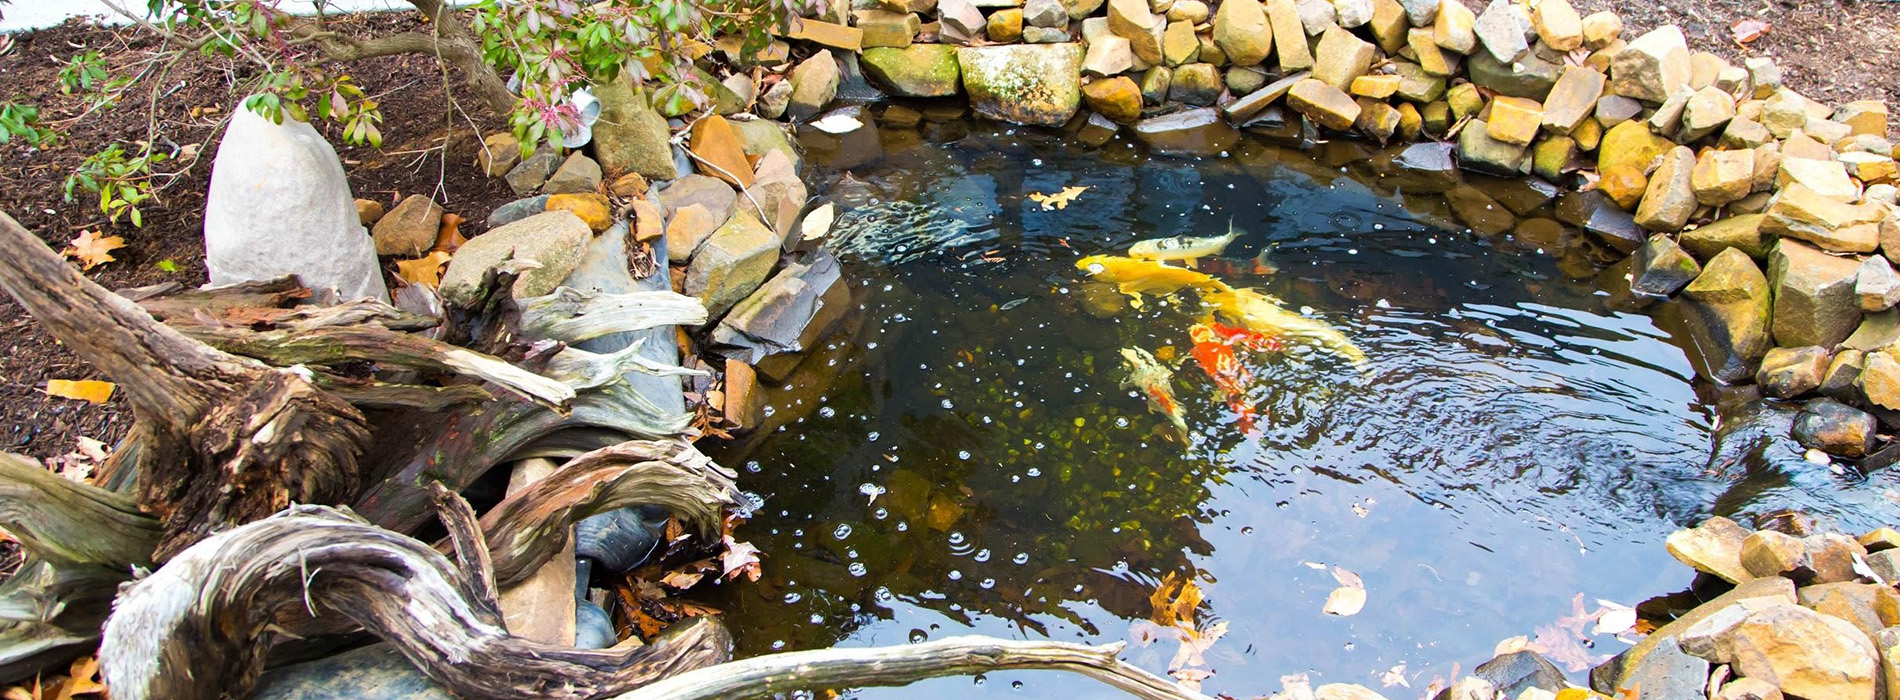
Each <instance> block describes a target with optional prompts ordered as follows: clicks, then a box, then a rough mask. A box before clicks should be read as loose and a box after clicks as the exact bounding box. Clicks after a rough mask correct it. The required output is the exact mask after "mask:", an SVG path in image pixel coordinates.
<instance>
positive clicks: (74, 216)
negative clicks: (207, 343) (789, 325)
mask: <svg viewBox="0 0 1900 700" xmlns="http://www.w3.org/2000/svg"><path fill="white" fill-rule="evenodd" d="M1467 2H1468V4H1473V5H1481V4H1482V3H1479V2H1476V0H1467ZM1573 4H1575V5H1576V6H1577V7H1578V9H1579V10H1580V11H1582V12H1585V13H1588V12H1593V11H1597V10H1602V9H1611V10H1615V11H1616V12H1618V13H1619V14H1621V15H1622V16H1623V18H1624V22H1625V26H1626V30H1625V35H1626V36H1629V37H1634V36H1636V35H1637V34H1638V33H1640V32H1642V31H1646V30H1648V29H1650V28H1653V27H1656V26H1660V25H1664V24H1670V23H1674V24H1677V25H1680V26H1681V27H1682V28H1683V30H1684V32H1685V33H1686V34H1687V35H1688V37H1689V43H1690V45H1691V46H1692V47H1694V48H1696V49H1698V50H1707V51H1712V52H1715V53H1717V54H1719V55H1721V56H1723V57H1724V58H1726V59H1728V60H1729V61H1731V62H1733V63H1736V64H1738V65H1739V64H1740V62H1741V60H1742V59H1743V58H1745V57H1748V56H1758V55H1759V56H1770V57H1773V58H1774V59H1776V61H1777V62H1778V63H1780V65H1781V66H1782V71H1783V77H1784V82H1785V83H1786V84H1787V85H1789V86H1791V87H1794V88H1795V89H1797V90H1801V91H1802V92H1803V93H1804V94H1807V95H1809V96H1810V97H1814V98H1816V99H1819V100H1823V101H1826V102H1831V103H1839V102H1845V101H1848V100H1851V99H1864V98H1879V99H1884V100H1886V101H1887V103H1888V104H1889V105H1894V106H1896V107H1900V79H1896V76H1900V2H1883V1H1879V0H1874V1H1869V2H1842V1H1840V0H1795V1H1786V0H1669V1H1668V2H1656V1H1655V0H1612V1H1611V2H1607V3H1606V2H1600V1H1594V0H1574V1H1573ZM1742 19H1760V20H1763V21H1766V22H1769V23H1770V24H1771V25H1773V29H1772V30H1771V31H1769V32H1768V34H1767V35H1766V36H1764V37H1762V38H1760V39H1759V40H1756V41H1754V42H1752V43H1751V44H1749V45H1746V46H1743V45H1741V44H1738V43H1736V42H1735V41H1734V40H1733V39H1732V38H1731V35H1730V31H1729V27H1730V25H1731V24H1733V23H1734V22H1736V21H1738V20H1742ZM351 21H352V22H354V23H357V24H359V25H360V26H361V27H363V28H366V29H370V30H374V31H376V32H391V31H402V30H407V29H411V28H413V26H414V25H415V24H416V20H415V19H414V18H413V17H412V16H411V15H407V14H383V15H370V16H364V17H358V18H353V19H352V20H351ZM13 39H14V41H13V46H12V48H11V49H10V51H8V53H6V54H4V55H0V95H5V96H7V98H6V99H12V100H15V101H19V102H23V103H29V104H35V105H38V106H39V107H40V108H41V110H42V111H43V119H44V120H47V121H52V122H55V123H59V124H60V125H61V127H62V129H63V130H64V132H65V138H64V139H62V141H61V142H60V143H59V144H58V145H56V146H54V147H52V148H49V149H47V150H35V149H29V148H26V147H24V146H23V145H21V144H20V143H19V142H18V141H15V142H14V143H11V144H5V145H0V210H4V211H6V212H8V213H9V214H11V215H13V216H14V217H15V218H17V219H19V220H20V222H21V223H23V224H25V225H26V226H27V227H29V228H31V229H32V230H34V231H37V232H39V233H40V235H41V236H42V237H44V238H45V239H46V240H47V241H48V242H49V243H51V244H53V245H56V246H63V245H64V244H65V241H67V240H70V239H71V238H72V237H73V236H74V235H77V234H78V233H79V232H80V231H82V230H86V229H94V230H103V231H104V232H105V233H107V234H110V235H119V236H123V237H124V238H125V240H126V243H127V246H126V247H125V248H123V249H121V250H119V251H117V253H116V255H117V257H118V258H119V259H118V260H117V261H115V262H112V263H108V264H106V265H104V266H101V267H99V268H97V269H95V270H92V271H91V272H92V274H93V275H94V276H95V277H96V278H97V279H98V280H100V281H101V282H102V283H103V284H106V285H107V286H110V287H126V286H136V285H142V284H152V283H155V282H159V281H162V280H177V281H180V282H184V283H187V284H196V283H199V282H201V281H203V279H204V265H203V245H202V242H201V239H200V229H201V226H202V224H203V211H204V192H205V189H206V186H207V184H208V181H209V177H210V170H211V168H210V165H211V163H210V160H211V157H212V156H213V155H214V154H215V153H216V150H217V137H218V134H219V133H221V129H222V125H223V117H224V115H225V114H228V113H229V111H230V110H231V109H233V108H234V107H235V106H236V104H237V102H238V99H239V98H240V97H241V92H240V91H241V90H242V89H243V86H244V85H246V84H247V82H248V81H249V80H250V79H251V78H253V77H254V75H253V73H252V71H251V70H250V69H249V67H248V66H246V65H245V64H241V63H237V62H231V61H225V60H221V59H213V58H202V57H195V56H194V57H192V58H189V59H186V60H183V61H180V62H178V63H177V64H176V65H173V66H171V67H169V68H167V69H164V70H163V71H160V72H157V73H154V74H153V75H151V76H148V77H147V78H146V80H145V81H143V83H142V86H143V89H140V90H135V91H133V92H132V93H130V94H128V95H126V96H125V98H124V99H123V100H122V101H121V102H120V104H119V105H118V106H116V107H114V108H112V109H108V110H102V111H96V112H93V113H91V114H89V115H86V116H85V117H84V118H83V119H78V118H77V117H78V115H80V114H81V113H82V112H83V111H84V104H83V103H82V101H81V100H80V99H79V98H78V97H74V96H67V95H62V94H60V93H59V91H58V88H57V82H56V80H55V75H56V74H57V72H58V70H59V68H60V65H61V62H63V61H65V60H66V59H68V58H69V57H71V56H73V55H75V54H78V53H81V52H83V51H85V50H86V49H98V50H99V51H101V52H102V53H104V54H106V55H107V56H108V57H109V59H110V62H111V63H112V65H113V66H114V68H115V71H124V70H128V69H131V70H136V69H137V68H136V66H137V65H138V64H140V62H141V61H144V60H145V59H146V58H147V57H148V56H149V55H150V54H151V52H153V51H154V50H156V49H157V47H158V43H157V41H156V40H154V39H153V38H151V37H149V36H146V35H144V34H142V33H140V32H138V31H135V30H131V29H124V28H118V29H111V28H99V27H94V26H89V25H85V24H80V23H68V24H66V25H63V26H60V27H56V28H52V29H47V30H43V31H38V32H31V33H26V34H21V35H17V36H15V37H13ZM350 72H351V73H352V74H353V75H355V76H356V77H357V78H358V81H359V82H360V83H362V84H363V85H364V86H365V87H366V88H367V89H368V90H370V91H371V92H372V93H374V94H376V95H377V97H378V99H379V100H380V101H381V103H382V109H383V113H384V115H385V120H384V122H383V132H384V134H385V139H386V142H385V144H384V145H385V148H384V150H383V151H381V152H377V151H374V150H371V149H367V148H352V147H340V148H339V153H340V154H341V155H342V157H343V158H344V160H345V164H346V166H347V168H346V169H347V170H348V171H349V173H350V181H351V184H352V185H353V186H354V188H355V191H356V194H357V196H359V197H363V198H373V199H379V200H383V201H385V202H393V201H395V200H397V199H400V197H401V196H404V195H408V194H413V193H429V194H433V195H435V196H436V199H437V201H440V202H443V203H444V204H445V205H446V206H447V208H448V209H449V210H450V211H454V212H456V213H459V214H461V215H462V216H463V217H465V218H466V219H467V220H468V221H469V224H467V225H465V228H464V233H465V234H470V235H472V234H475V233H479V232H480V230H481V229H480V222H481V221H482V220H483V219H484V218H485V217H486V216H487V214H488V211H489V210H490V209H492V208H493V207H495V206H496V205H498V204H501V203H503V202H506V201H508V200H510V199H512V196H511V195H510V194H509V192H508V191H507V188H506V187H505V186H504V185H502V184H501V183H500V181H498V180H491V179H488V178H484V177H482V176H481V174H480V173H479V172H478V171H477V170H476V169H475V168H474V167H473V166H472V165H471V163H472V162H473V158H474V155H473V154H474V149H475V146H476V144H477V140H476V138H475V130H474V128H473V127H472V126H471V124H470V121H471V120H470V118H468V117H467V116H465V115H464V114H462V113H461V112H459V111H458V112H456V113H454V114H453V115H451V114H450V113H449V111H448V105H449V100H448V99H446V98H445V94H446V93H445V90H444V77H443V75H442V73H441V70H440V69H439V68H438V67H437V66H436V64H435V62H434V61H433V60H431V59H429V58H427V57H422V56H409V57H392V58H382V59H374V60H370V61H363V62H359V63H357V64H354V65H352V66H351V68H350ZM451 84H453V83H451ZM154 86H156V87H157V88H158V90H159V92H160V99H159V100H158V101H157V109H156V110H152V109H150V108H151V106H152V105H151V100H150V95H151V93H150V92H149V90H150V89H152V88H153V87H154ZM204 108H216V111H214V112H211V113H209V114H205V113H204V112H205V110H204ZM62 120H65V121H64V123H61V121H62ZM152 123H156V124H158V125H159V127H160V130H161V133H160V138H159V139H158V141H159V143H161V144H164V145H165V147H166V148H172V147H174V146H179V145H187V144H196V145H197V146H198V151H197V152H198V154H199V157H198V158H197V159H196V160H195V161H191V160H186V161H184V162H180V163H175V164H173V165H172V166H171V168H170V169H173V170H177V171H179V173H178V175H177V176H176V177H175V178H173V179H170V180H169V181H167V182H166V183H165V187H164V190H163V192H162V194H161V197H162V199H161V201H159V202H155V203H153V204H151V205H149V206H147V207H146V208H145V216H146V226H145V227H144V228H134V227H132V226H130V225H129V224H126V223H121V224H118V225H110V224H108V223H107V222H106V220H105V217H104V216H102V215H100V214H99V213H98V211H97V210H96V208H94V207H93V206H92V203H91V202H90V201H85V200H82V201H78V202H70V203H69V202H65V201H63V193H62V181H63V180H64V178H65V176H66V174H67V173H70V172H72V170H73V169H74V168H75V167H76V166H78V165H79V163H80V161H82V160H83V159H84V158H85V157H86V155H88V154H90V153H93V152H95V151H97V150H99V149H100V148H102V147H104V146H105V145H106V144H108V143H111V142H112V141H114V140H125V141H128V142H130V141H136V140H139V139H144V138H146V134H147V132H148V127H149V125H150V124H152ZM479 125H480V127H481V128H482V129H484V130H490V129H493V128H495V127H496V125H495V124H494V123H492V122H490V123H480V124H479ZM319 128H322V129H324V130H325V131H326V135H327V136H330V137H331V141H332V143H337V144H341V139H340V138H338V137H337V134H336V133H335V132H336V128H335V126H334V125H329V124H323V125H320V126H319ZM445 137H446V140H447V141H448V142H449V143H448V145H447V149H446V150H447V158H446V160H445V159H444V157H443V146H442V144H443V141H444V140H445ZM167 260H169V261H172V264H174V265H175V266H176V270H177V271H176V272H165V271H163V270H161V269H159V267H158V265H159V263H160V262H161V261H167ZM0 337H4V338H5V340H4V341H0V449H3V450H7V451H13V452H22V453H26V454H29V455H33V456H37V457H48V456H53V455H58V454H63V453H66V452H69V451H71V450H72V449H73V446H74V443H75V437H77V436H81V435H83V436H87V437H92V438H96V439H100V440H105V441H108V442H111V441H114V440H116V439H117V438H118V437H119V436H120V435H122V434H123V432H124V430H125V427H126V425H127V423H128V421H129V417H128V416H126V415H125V413H124V409H123V406H122V404H121V403H120V402H119V401H117V400H114V401H113V402H111V403H108V404H106V405H104V406H91V405H87V404H83V403H78V402H74V401H69V400H66V399H56V398H51V397H48V396H46V395H44V394H43V393H42V391H41V389H42V387H44V386H45V383H46V380H47V379H81V378H92V377H93V374H94V373H93V372H92V370H91V368H89V367H87V366H86V365H85V364H84V363H82V362H80V361H79V360H78V359H77V358H75V357H74V356H73V355H72V353H70V352H68V351H67V350H66V349H65V348H63V347H61V346H60V345H59V343H58V342H57V341H55V340H53V339H52V338H51V337H50V336H47V335H46V334H45V333H44V332H43V331H41V330H40V329H39V327H38V326H37V325H36V324H35V323H34V322H33V320H32V319H31V318H30V317H28V316H26V315H25V314H24V313H23V312H22V311H21V309H20V308H19V306H18V305H16V304H14V303H13V301H12V300H11V299H10V298H0Z"/></svg>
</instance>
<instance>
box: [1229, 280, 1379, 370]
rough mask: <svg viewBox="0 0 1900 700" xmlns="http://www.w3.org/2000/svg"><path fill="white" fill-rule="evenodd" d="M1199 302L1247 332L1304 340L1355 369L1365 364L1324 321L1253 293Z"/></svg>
mask: <svg viewBox="0 0 1900 700" xmlns="http://www.w3.org/2000/svg"><path fill="white" fill-rule="evenodd" d="M1201 300H1202V301H1204V302H1206V303H1207V304H1208V305H1209V306H1212V307H1214V310H1215V312H1216V313H1218V314H1219V315H1221V316H1223V317H1225V318H1227V319H1229V320H1231V321H1233V322H1234V323H1235V324H1236V325H1239V326H1241V327H1243V328H1245V329H1247V330H1250V331H1254V332H1256V333H1261V334H1264V335H1267V336H1271V337H1276V338H1288V339H1300V340H1304V341H1306V342H1309V343H1312V344H1314V345H1316V346H1318V347H1319V348H1320V349H1322V350H1325V351H1327V352H1331V353H1332V354H1334V355H1338V356H1340V357H1342V358H1345V359H1346V360H1348V361H1350V362H1352V363H1353V364H1355V365H1363V364H1365V361H1366V353H1365V351H1363V350H1360V349H1359V346H1357V345H1353V343H1352V340H1351V339H1349V338H1347V337H1346V335H1345V334H1344V333H1340V332H1339V331H1338V330H1336V329H1334V328H1333V327H1332V326H1329V325H1326V322H1324V321H1318V320H1314V319H1310V318H1307V317H1305V316H1301V315H1299V314H1296V313H1293V312H1291V311H1288V310H1286V309H1284V308H1281V307H1280V304H1279V301H1278V300H1277V299H1274V298H1273V297H1271V296H1267V295H1265V294H1261V293H1260V292H1256V291H1254V290H1252V289H1228V290H1225V291H1220V292H1213V293H1210V294H1206V295H1203V296H1202V297H1201Z"/></svg>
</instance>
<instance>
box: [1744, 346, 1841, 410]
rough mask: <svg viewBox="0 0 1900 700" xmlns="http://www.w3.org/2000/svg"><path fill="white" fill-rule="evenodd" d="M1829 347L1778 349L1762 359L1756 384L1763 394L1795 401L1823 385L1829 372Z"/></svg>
mask: <svg viewBox="0 0 1900 700" xmlns="http://www.w3.org/2000/svg"><path fill="white" fill-rule="evenodd" d="M1827 365H1828V356H1827V348H1821V347H1816V346H1813V345H1809V346H1806V347H1799V348H1775V349H1773V350H1769V351H1768V355H1767V356H1765V357H1763V358H1762V360H1761V370H1760V371H1758V372H1756V373H1755V383H1756V384H1757V385H1759V386H1761V390H1762V393H1764V394H1767V395H1769V396H1772V397H1775V398H1777V399H1792V398H1794V397H1796V396H1800V395H1802V394H1805V393H1808V392H1810V391H1813V390H1815V389H1817V388H1819V387H1820V386H1821V377H1822V375H1823V374H1825V373H1826V372H1827Z"/></svg>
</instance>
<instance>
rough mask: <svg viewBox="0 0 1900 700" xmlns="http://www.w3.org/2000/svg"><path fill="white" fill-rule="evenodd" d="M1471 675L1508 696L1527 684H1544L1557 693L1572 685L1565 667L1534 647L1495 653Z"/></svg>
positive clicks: (1522, 691)
mask: <svg viewBox="0 0 1900 700" xmlns="http://www.w3.org/2000/svg"><path fill="white" fill-rule="evenodd" d="M1471 675H1473V676H1477V677H1479V678H1483V679H1485V680H1487V681H1490V682H1491V685H1492V686H1493V687H1495V688H1497V691H1498V694H1499V695H1501V696H1503V697H1507V698H1515V697H1517V696H1519V695H1521V694H1523V693H1524V689H1526V688H1543V689H1544V690H1548V691H1550V692H1553V693H1554V692H1557V691H1559V690H1563V689H1564V686H1566V685H1569V683H1568V681H1566V680H1565V679H1564V672H1563V669H1560V668H1557V665H1556V664H1553V663H1551V662H1550V660H1548V659H1545V658H1544V657H1543V656H1541V655H1539V654H1538V653H1537V652H1534V651H1514V652H1511V653H1509V654H1500V655H1498V656H1494V657H1492V658H1491V660H1490V661H1486V662H1484V663H1482V664H1478V667H1477V668H1474V669H1471Z"/></svg>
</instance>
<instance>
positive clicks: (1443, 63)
mask: <svg viewBox="0 0 1900 700" xmlns="http://www.w3.org/2000/svg"><path fill="white" fill-rule="evenodd" d="M1405 46H1406V47H1407V48H1410V49H1411V50H1412V54H1413V56H1415V57H1416V58H1417V59H1418V65H1419V68H1420V69H1421V70H1424V71H1425V72H1426V73H1429V74H1431V75H1436V76H1440V77H1445V76H1452V75H1457V74H1458V68H1459V66H1460V63H1461V61H1462V59H1461V58H1459V56H1458V54H1455V53H1451V52H1448V51H1446V50H1445V49H1444V47H1441V46H1439V45H1438V43H1437V42H1435V41H1432V30H1430V29H1423V28H1420V29H1412V30H1409V31H1407V32H1406V33H1405Z"/></svg>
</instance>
